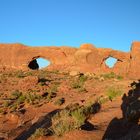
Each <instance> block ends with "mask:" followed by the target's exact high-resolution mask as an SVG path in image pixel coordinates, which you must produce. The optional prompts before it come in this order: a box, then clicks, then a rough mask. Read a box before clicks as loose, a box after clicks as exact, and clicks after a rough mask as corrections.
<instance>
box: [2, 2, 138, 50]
mask: <svg viewBox="0 0 140 140" xmlns="http://www.w3.org/2000/svg"><path fill="white" fill-rule="evenodd" d="M139 6H140V0H0V42H1V43H15V42H16V43H17V42H19V43H23V44H26V45H30V46H51V45H53V46H61V45H67V46H74V47H79V46H80V45H81V44H82V43H92V44H94V45H95V46H97V47H104V48H113V49H116V50H122V51H129V50H130V46H131V43H132V42H133V41H140V8H139Z"/></svg>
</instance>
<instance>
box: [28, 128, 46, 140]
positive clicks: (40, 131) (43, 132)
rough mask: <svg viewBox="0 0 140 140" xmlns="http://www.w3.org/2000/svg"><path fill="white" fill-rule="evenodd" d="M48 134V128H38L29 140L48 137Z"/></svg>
mask: <svg viewBox="0 0 140 140" xmlns="http://www.w3.org/2000/svg"><path fill="white" fill-rule="evenodd" d="M47 134H48V132H47V129H46V128H38V129H37V130H36V131H35V133H34V134H33V135H32V136H31V137H30V138H28V140H37V139H38V138H39V137H41V136H46V135H47Z"/></svg>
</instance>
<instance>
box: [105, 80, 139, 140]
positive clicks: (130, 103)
mask: <svg viewBox="0 0 140 140" xmlns="http://www.w3.org/2000/svg"><path fill="white" fill-rule="evenodd" d="M130 86H131V89H130V90H129V92H128V94H127V95H126V94H124V96H123V97H122V101H123V102H122V104H121V110H122V115H123V117H122V118H121V119H118V118H114V119H113V120H112V121H111V122H110V123H109V125H108V127H107V130H106V132H105V134H104V136H103V138H102V140H140V125H139V119H140V80H139V81H138V82H133V83H131V85H130Z"/></svg>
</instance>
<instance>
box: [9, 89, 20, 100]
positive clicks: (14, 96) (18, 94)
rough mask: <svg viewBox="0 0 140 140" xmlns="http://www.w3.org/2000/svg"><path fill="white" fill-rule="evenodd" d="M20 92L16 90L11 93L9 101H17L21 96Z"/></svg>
mask: <svg viewBox="0 0 140 140" xmlns="http://www.w3.org/2000/svg"><path fill="white" fill-rule="evenodd" d="M21 94H22V93H21V92H19V91H18V90H15V91H14V92H12V93H11V96H10V99H18V98H19V97H20V96H21Z"/></svg>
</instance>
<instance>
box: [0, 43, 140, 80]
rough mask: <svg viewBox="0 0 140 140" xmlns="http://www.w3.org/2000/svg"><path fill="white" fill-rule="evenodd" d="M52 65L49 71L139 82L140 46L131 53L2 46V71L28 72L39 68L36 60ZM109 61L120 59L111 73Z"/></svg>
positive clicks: (88, 46) (92, 48)
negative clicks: (105, 74)
mask: <svg viewBox="0 0 140 140" xmlns="http://www.w3.org/2000/svg"><path fill="white" fill-rule="evenodd" d="M39 57H41V58H44V59H47V60H48V61H50V63H51V64H50V65H49V67H47V68H48V69H53V70H54V69H55V70H57V69H58V70H63V71H64V70H66V71H71V70H77V71H80V72H93V73H103V72H109V71H113V72H115V73H117V74H121V75H124V76H127V77H132V78H140V71H139V67H140V61H139V60H140V42H133V43H132V46H131V51H130V52H121V51H116V50H113V49H103V48H96V47H95V46H94V45H92V44H83V45H81V46H80V48H72V47H67V46H62V47H55V46H46V47H29V46H26V45H23V44H17V43H16V44H0V68H1V69H3V68H4V69H6V68H7V69H23V70H28V69H29V67H28V65H29V64H30V62H32V63H31V64H30V65H31V66H32V65H34V66H33V67H34V68H35V69H36V68H38V66H37V64H36V61H35V59H36V58H39ZM108 57H114V58H116V59H117V63H116V64H115V66H114V67H113V68H112V69H111V70H110V69H108V68H107V67H106V66H105V65H104V61H105V60H106V59H107V58H108Z"/></svg>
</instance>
